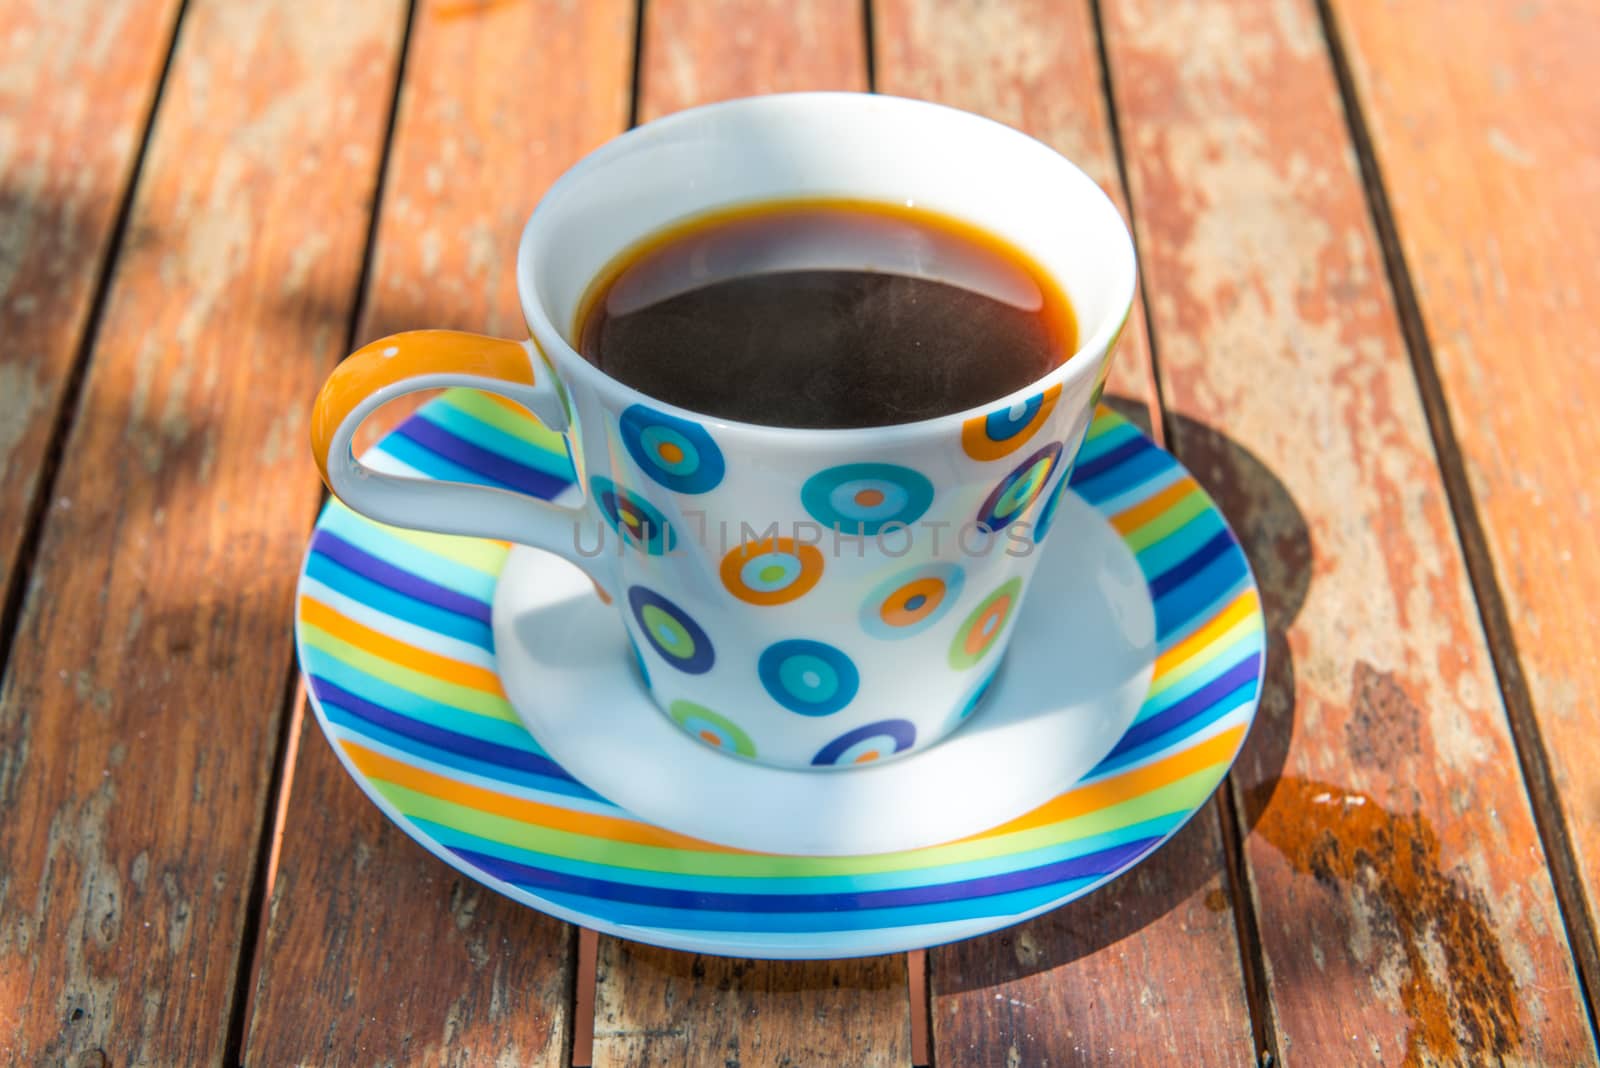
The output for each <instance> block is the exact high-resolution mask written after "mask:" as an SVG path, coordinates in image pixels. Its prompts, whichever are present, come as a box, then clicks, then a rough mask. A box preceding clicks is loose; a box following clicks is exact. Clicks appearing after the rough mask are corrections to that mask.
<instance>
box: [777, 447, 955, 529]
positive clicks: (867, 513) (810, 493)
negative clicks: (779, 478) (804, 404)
mask: <svg viewBox="0 0 1600 1068" xmlns="http://www.w3.org/2000/svg"><path fill="white" fill-rule="evenodd" d="M864 494H865V495H872V496H873V500H872V503H870V504H866V503H862V502H861V501H860V500H859V499H858V498H859V497H861V496H862V495H864ZM800 502H801V503H802V504H804V505H805V507H806V511H807V512H810V513H811V518H813V519H815V520H816V521H817V522H819V523H821V524H822V525H823V526H824V527H827V528H829V529H838V530H839V531H840V532H841V533H845V534H854V535H858V536H861V537H872V536H874V535H876V534H877V533H878V532H879V531H880V530H882V529H883V528H884V527H886V526H888V525H889V524H891V523H904V524H906V525H910V524H912V523H915V522H916V521H917V520H918V519H921V518H922V516H923V514H924V513H925V512H927V510H928V506H929V505H930V504H932V503H933V483H932V482H929V481H928V479H927V477H926V476H924V475H922V474H920V473H919V472H916V471H913V470H912V469H911V468H909V467H901V466H899V465H897V464H843V465H841V466H839V467H830V468H828V469H827V470H825V471H819V472H818V473H817V474H815V475H812V476H811V477H810V478H809V479H807V480H806V484H805V485H804V486H802V487H801V489H800Z"/></svg>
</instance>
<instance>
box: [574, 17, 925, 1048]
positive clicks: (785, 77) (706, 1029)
mask: <svg viewBox="0 0 1600 1068" xmlns="http://www.w3.org/2000/svg"><path fill="white" fill-rule="evenodd" d="M645 13H646V25H645V32H644V39H643V53H642V55H641V68H640V87H639V94H640V95H639V100H638V109H639V115H640V117H641V119H649V118H653V117H655V116H658V115H662V114H665V113H667V112H671V111H676V110H678V109H680V108H684V107H689V106H691V105H694V104H700V103H706V102H709V101H712V100H719V99H724V98H727V97H733V96H744V95H748V94H752V93H761V92H779V91H784V90H800V89H865V88H866V87H867V85H866V77H867V63H866V34H865V23H864V21H863V18H862V9H861V5H860V3H859V2H857V0H819V2H815V3H804V4H792V3H789V2H788V0H716V2H710V3H707V2H702V0H651V2H650V3H648V4H646V5H645ZM599 952H600V957H599V972H598V975H599V986H598V989H597V991H596V997H595V1035H594V1064H595V1066H596V1068H607V1066H624V1065H635V1064H652V1065H656V1064H661V1065H684V1066H686V1068H699V1066H700V1065H709V1064H716V1065H721V1064H724V1063H728V1064H742V1065H745V1066H746V1068H753V1066H758V1065H761V1066H764V1065H780V1064H850V1065H905V1064H909V1063H910V1010H909V1004H908V1000H907V987H906V971H905V959H904V958H903V957H887V958H874V959H871V960H865V961H838V962H827V963H815V964H789V963H781V962H770V961H745V960H730V959H726V958H721V957H701V956H693V955H690V954H684V953H674V952H671V951H667V950H657V949H651V948H649V947H645V946H640V945H635V944H632V943H627V942H622V941H619V940H617V939H614V938H606V937H602V938H601V939H600V947H599Z"/></svg>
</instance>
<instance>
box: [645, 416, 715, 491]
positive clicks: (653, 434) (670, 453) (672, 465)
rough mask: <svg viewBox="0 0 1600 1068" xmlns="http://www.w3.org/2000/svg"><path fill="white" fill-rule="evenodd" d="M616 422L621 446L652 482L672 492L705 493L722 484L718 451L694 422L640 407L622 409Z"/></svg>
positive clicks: (707, 435) (703, 429)
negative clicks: (618, 424)
mask: <svg viewBox="0 0 1600 1068" xmlns="http://www.w3.org/2000/svg"><path fill="white" fill-rule="evenodd" d="M620 423H621V430H622V444H623V446H624V447H625V448H626V449H627V450H628V455H629V456H631V457H633V462H634V463H636V464H638V465H639V469H640V470H642V471H643V472H644V473H645V474H646V475H648V476H649V477H650V479H651V480H652V481H654V482H658V483H660V484H661V485H663V486H665V487H666V488H667V489H669V490H672V491H674V492H676V493H706V492H709V491H710V490H713V489H716V488H717V486H718V485H719V484H720V483H721V482H722V476H723V475H724V474H725V473H726V465H725V464H724V462H723V459H722V450H720V449H718V448H717V443H716V442H715V441H713V440H711V435H710V434H708V433H707V432H706V430H705V428H704V427H702V426H700V425H699V424H698V423H691V422H690V421H689V420H687V419H679V418H678V417H677V416H675V415H668V414H667V413H665V412H658V411H656V410H655V409H653V408H649V407H646V406H645V405H643V404H634V405H630V406H629V407H628V408H626V409H625V410H624V411H623V413H622V418H621V420H620Z"/></svg>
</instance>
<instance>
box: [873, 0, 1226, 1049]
mask: <svg viewBox="0 0 1600 1068" xmlns="http://www.w3.org/2000/svg"><path fill="white" fill-rule="evenodd" d="M874 29H875V38H876V44H877V63H876V70H877V76H878V88H879V89H880V90H882V91H884V92H889V93H896V94H900V95H905V96H917V97H924V98H928V99H934V100H939V101H942V102H944V103H948V104H953V105H955V106H957V107H961V108H965V109H967V110H969V111H975V112H978V113H979V114H983V115H988V116H989V117H991V118H995V119H998V120H1000V121H1002V122H1005V123H1008V124H1010V125H1012V126H1015V127H1017V128H1019V129H1022V130H1024V131H1026V132H1028V133H1031V134H1033V135H1034V136H1035V137H1038V138H1040V139H1041V140H1043V141H1045V142H1046V143H1048V144H1050V145H1051V146H1053V147H1054V148H1056V149H1057V150H1058V151H1060V152H1062V153H1063V154H1064V155H1066V156H1067V157H1068V158H1069V159H1072V160H1073V161H1075V162H1077V163H1078V164H1079V165H1080V166H1082V167H1084V168H1085V169H1086V170H1087V171H1088V172H1089V173H1090V174H1091V175H1092V176H1093V177H1094V178H1095V179H1096V180H1097V181H1098V182H1100V184H1101V185H1102V186H1103V187H1104V188H1105V189H1106V191H1107V192H1108V193H1110V194H1111V195H1112V196H1113V198H1114V199H1116V200H1117V201H1118V202H1119V203H1120V202H1121V199H1122V197H1121V187H1120V182H1119V180H1118V176H1117V170H1116V160H1115V154H1114V151H1113V147H1112V143H1111V136H1110V127H1109V122H1108V119H1107V114H1106V107H1105V99H1104V95H1103V93H1102V92H1101V84H1100V61H1099V55H1098V50H1097V44H1096V40H1095V35H1094V26H1093V21H1092V18H1091V15H1090V11H1089V6H1088V4H1087V3H1083V2H1078V3H1071V4H1066V5H1063V4H1061V3H1059V2H1058V0H1005V2H1000V3H979V2H975V0H954V2H943V0H878V2H877V3H876V4H875V5H874ZM1150 373H1151V372H1150V356H1149V349H1148V346H1147V342H1146V338H1145V334H1144V322H1143V312H1142V308H1141V309H1137V310H1136V311H1135V313H1134V315H1133V316H1132V317H1131V318H1130V320H1129V324H1128V329H1127V330H1126V332H1125V334H1124V338H1123V341H1122V344H1121V347H1120V351H1119V353H1118V355H1117V364H1116V367H1115V370H1114V371H1113V378H1112V379H1111V381H1110V389H1111V390H1112V391H1113V392H1116V391H1119V390H1120V391H1122V392H1123V394H1124V395H1125V396H1128V397H1130V398H1131V399H1134V400H1135V401H1136V402H1137V403H1139V404H1140V405H1141V406H1142V405H1146V404H1149V403H1151V401H1152V399H1153V396H1154V390H1153V388H1152V386H1151V380H1150ZM1224 868H1225V863H1224V854H1223V846H1222V838H1221V833H1220V825H1219V820H1218V814H1217V808H1216V805H1215V804H1212V805H1207V806H1206V808H1205V809H1204V810H1203V811H1202V812H1201V813H1200V814H1199V815H1198V816H1197V817H1196V818H1195V821H1194V823H1193V824H1192V825H1191V826H1190V827H1189V828H1188V829H1187V830H1185V831H1184V833H1182V834H1181V835H1179V836H1178V837H1177V838H1176V839H1174V840H1173V841H1172V842H1170V843H1168V844H1167V845H1166V846H1164V847H1163V848H1162V850H1161V851H1160V852H1159V853H1157V854H1156V855H1155V856H1154V857H1153V858H1151V859H1150V860H1149V861H1148V862H1146V863H1145V864H1144V865H1143V866H1141V868H1140V869H1139V870H1138V872H1137V873H1136V874H1134V875H1130V876H1128V877H1126V878H1124V879H1122V880H1120V881H1118V882H1116V883H1114V884H1113V885H1112V886H1110V887H1109V888H1107V889H1105V890H1102V891H1100V892H1099V893H1097V894H1095V895H1092V896H1091V897H1090V898H1089V899H1087V900H1085V901H1083V902H1081V903H1079V904H1076V905H1073V906H1069V907H1067V908H1065V909H1062V910H1060V911H1058V912H1055V913H1051V914H1047V915H1045V916H1043V917H1040V918H1039V919H1037V920H1034V921H1031V922H1029V923H1027V924H1024V925H1022V926H1020V927H1017V928H1014V929H1012V930H1008V931H1004V932H1001V933H999V934H995V935H991V936H989V937H986V938H978V939H972V940H970V941H967V942H962V943H957V944H956V945H953V946H949V947H944V948H941V949H937V950H934V951H933V952H932V953H931V954H930V963H931V968H932V971H931V976H930V981H931V983H932V987H933V1024H934V1055H935V1059H936V1061H937V1063H938V1064H939V1065H940V1068H958V1066H962V1065H973V1066H985V1068H986V1066H989V1065H995V1064H1002V1063H1007V1060H1006V1059H1007V1058H1008V1057H1010V1058H1012V1059H1013V1061H1014V1062H1015V1063H1018V1064H1045V1063H1048V1064H1102V1063H1106V1062H1108V1061H1126V1062H1127V1063H1129V1064H1155V1063H1172V1064H1198V1063H1207V1064H1252V1063H1254V1060H1255V1058H1254V1051H1253V1049H1252V1039H1251V1031H1250V1018H1249V1011H1248V1008H1247V1005H1246V1002H1245V990H1244V983H1243V980H1242V977H1241V968H1240V959H1239V949H1238V940H1237V938H1236V935H1235V926H1236V925H1235V920H1234V915H1233V911H1232V907H1231V903H1230V900H1229V896H1228V894H1227V893H1226V892H1225V890H1224V888H1223V882H1224V876H1223V874H1222V873H1223V871H1224ZM1197 974H1198V975H1204V976H1206V982H1204V983H1195V982H1194V977H1195V976H1196V975H1197Z"/></svg>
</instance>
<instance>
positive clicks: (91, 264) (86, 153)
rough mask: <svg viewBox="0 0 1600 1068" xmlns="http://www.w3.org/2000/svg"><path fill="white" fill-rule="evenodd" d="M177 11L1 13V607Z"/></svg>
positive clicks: (5, 7) (18, 2)
mask: <svg viewBox="0 0 1600 1068" xmlns="http://www.w3.org/2000/svg"><path fill="white" fill-rule="evenodd" d="M177 10H178V3H177V0H139V2H129V3H124V4H113V5H109V6H108V5H105V4H101V3H98V2H96V0H72V2H67V3H63V2H58V0H3V2H0V27H5V32H4V33H0V337H3V338H5V345H4V346H0V605H7V604H10V603H11V596H12V592H13V583H14V582H15V581H16V579H17V575H16V565H17V562H18V560H17V554H18V550H19V548H20V547H21V544H22V541H23V538H24V536H25V534H26V532H27V529H28V526H29V522H28V520H29V516H30V514H32V508H33V502H34V497H35V494H36V493H37V492H38V491H39V490H40V489H41V487H40V485H39V479H40V475H41V474H42V473H43V472H44V471H45V470H46V454H47V451H48V449H49V446H50V440H51V436H52V433H53V430H54V427H55V426H56V424H57V420H58V418H59V415H60V409H61V405H62V403H63V400H64V395H65V392H66V387H67V383H68V380H69V377H70V375H71V373H72V366H73V363H74V360H75V358H76V356H77V355H78V352H79V350H80V346H81V344H82V341H83V334H84V331H85V329H86V328H87V325H88V318H89V313H90V308H91V305H92V302H93V298H94V290H95V286H96V283H97V282H98V280H99V279H100V277H101V272H102V270H103V268H104V263H105V256H106V253H107V249H108V248H109V247H110V244H111V238H112V229H113V227H114V226H115V223H116V219H117V214H118V210H119V207H120V205H121V204H122V203H123V201H124V200H125V198H126V195H127V187H128V181H129V179H130V177H131V176H132V170H133V164H134V160H135V158H136V157H137V156H138V152H139V147H140V145H141V144H142V143H143V139H144V132H145V127H146V125H147V123H148V120H149V115H150V108H151V104H152V102H153V100H154V98H155V93H156V86H157V83H158V82H159V80H160V75H161V69H162V64H163V62H164V60H165V59H166V56H167V51H168V48H169V46H170V43H171V40H172V27H173V20H174V18H175V17H176V15H177ZM7 637H9V636H7ZM4 640H5V638H4V637H0V642H3V641H4Z"/></svg>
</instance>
